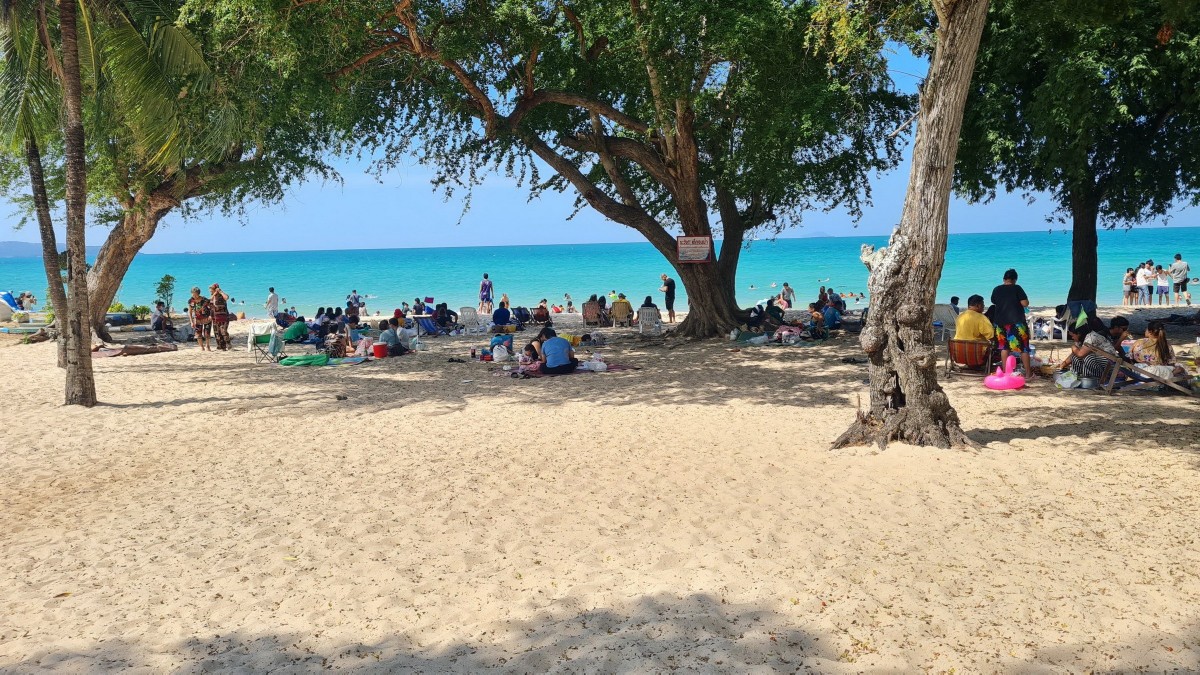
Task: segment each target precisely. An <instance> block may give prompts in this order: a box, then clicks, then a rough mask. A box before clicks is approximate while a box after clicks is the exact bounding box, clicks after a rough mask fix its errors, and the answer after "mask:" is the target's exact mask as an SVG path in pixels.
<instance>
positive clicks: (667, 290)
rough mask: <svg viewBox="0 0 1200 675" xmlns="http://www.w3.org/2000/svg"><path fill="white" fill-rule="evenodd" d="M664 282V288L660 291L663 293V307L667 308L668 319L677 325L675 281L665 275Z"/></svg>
mask: <svg viewBox="0 0 1200 675" xmlns="http://www.w3.org/2000/svg"><path fill="white" fill-rule="evenodd" d="M662 282H663V283H662V287H661V288H659V289H658V290H660V291H662V292H663V306H664V307H666V308H667V319H668V320H669V321H670V322H671V323H675V280H674V279H672V278H671V277H669V276H667V275H665V274H664V275H662Z"/></svg>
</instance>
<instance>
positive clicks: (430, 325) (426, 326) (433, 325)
mask: <svg viewBox="0 0 1200 675" xmlns="http://www.w3.org/2000/svg"><path fill="white" fill-rule="evenodd" d="M417 325H418V326H419V327H420V330H418V331H417V333H418V335H419V334H420V332H421V331H425V334H426V335H428V336H429V337H437V336H439V335H449V333H448V332H447V331H446V329H445V328H442V327H441V326H439V325H437V322H436V321H434V320H433V319H430V318H427V317H422V318H420V319H417Z"/></svg>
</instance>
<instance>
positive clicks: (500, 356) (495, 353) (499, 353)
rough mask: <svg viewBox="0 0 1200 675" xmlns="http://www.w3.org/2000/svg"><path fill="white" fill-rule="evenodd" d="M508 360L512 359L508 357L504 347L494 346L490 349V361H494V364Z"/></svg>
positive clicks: (506, 349)
mask: <svg viewBox="0 0 1200 675" xmlns="http://www.w3.org/2000/svg"><path fill="white" fill-rule="evenodd" d="M510 358H512V357H510V356H509V354H508V348H507V347H505V346H504V345H496V346H495V348H494V349H492V360H493V361H496V362H500V361H508V360H509V359H510Z"/></svg>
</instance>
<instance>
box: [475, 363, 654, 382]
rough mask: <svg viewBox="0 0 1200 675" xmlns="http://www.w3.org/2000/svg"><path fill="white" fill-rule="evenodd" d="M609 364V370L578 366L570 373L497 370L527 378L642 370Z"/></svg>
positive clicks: (500, 373)
mask: <svg viewBox="0 0 1200 675" xmlns="http://www.w3.org/2000/svg"><path fill="white" fill-rule="evenodd" d="M585 363H586V362H585ZM580 365H582V363H581V364H580ZM607 365H608V369H607V370H586V369H583V368H578V369H576V370H574V371H572V372H570V373H543V372H541V371H539V370H525V371H522V372H520V373H516V372H513V373H504V372H497V373H496V375H497V377H503V376H505V375H510V376H512V377H518V376H524V377H527V378H534V377H566V376H567V375H599V374H601V373H621V372H625V371H629V370H641V367H640V366H625V365H621V364H620V363H609V364H607Z"/></svg>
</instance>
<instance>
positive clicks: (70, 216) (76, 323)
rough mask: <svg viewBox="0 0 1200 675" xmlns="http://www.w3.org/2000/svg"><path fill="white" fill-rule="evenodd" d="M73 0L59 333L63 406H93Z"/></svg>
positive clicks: (70, 3)
mask: <svg viewBox="0 0 1200 675" xmlns="http://www.w3.org/2000/svg"><path fill="white" fill-rule="evenodd" d="M76 9H77V4H76V0H58V22H59V32H60V36H61V40H62V60H63V108H64V111H65V113H66V115H65V120H64V124H63V138H64V140H65V149H66V163H67V184H66V187H67V260H68V263H67V289H68V290H67V292H68V295H67V307H66V310H67V311H66V312H65V317H64V318H65V321H64V322H63V323H64V325H63V331H62V334H63V335H64V336H65V337H66V338H67V347H66V356H67V378H66V403H67V405H82V406H86V407H91V406H94V405H96V381H95V379H94V377H93V375H92V341H91V331H90V330H89V327H90V325H91V323H90V319H91V316H90V314H89V312H88V292H87V236H86V228H87V211H86V209H87V163H86V158H85V156H84V149H85V148H84V136H83V86H82V83H81V81H80V72H79V43H78V35H77V32H76V25H75V21H76V16H75V12H76Z"/></svg>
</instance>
